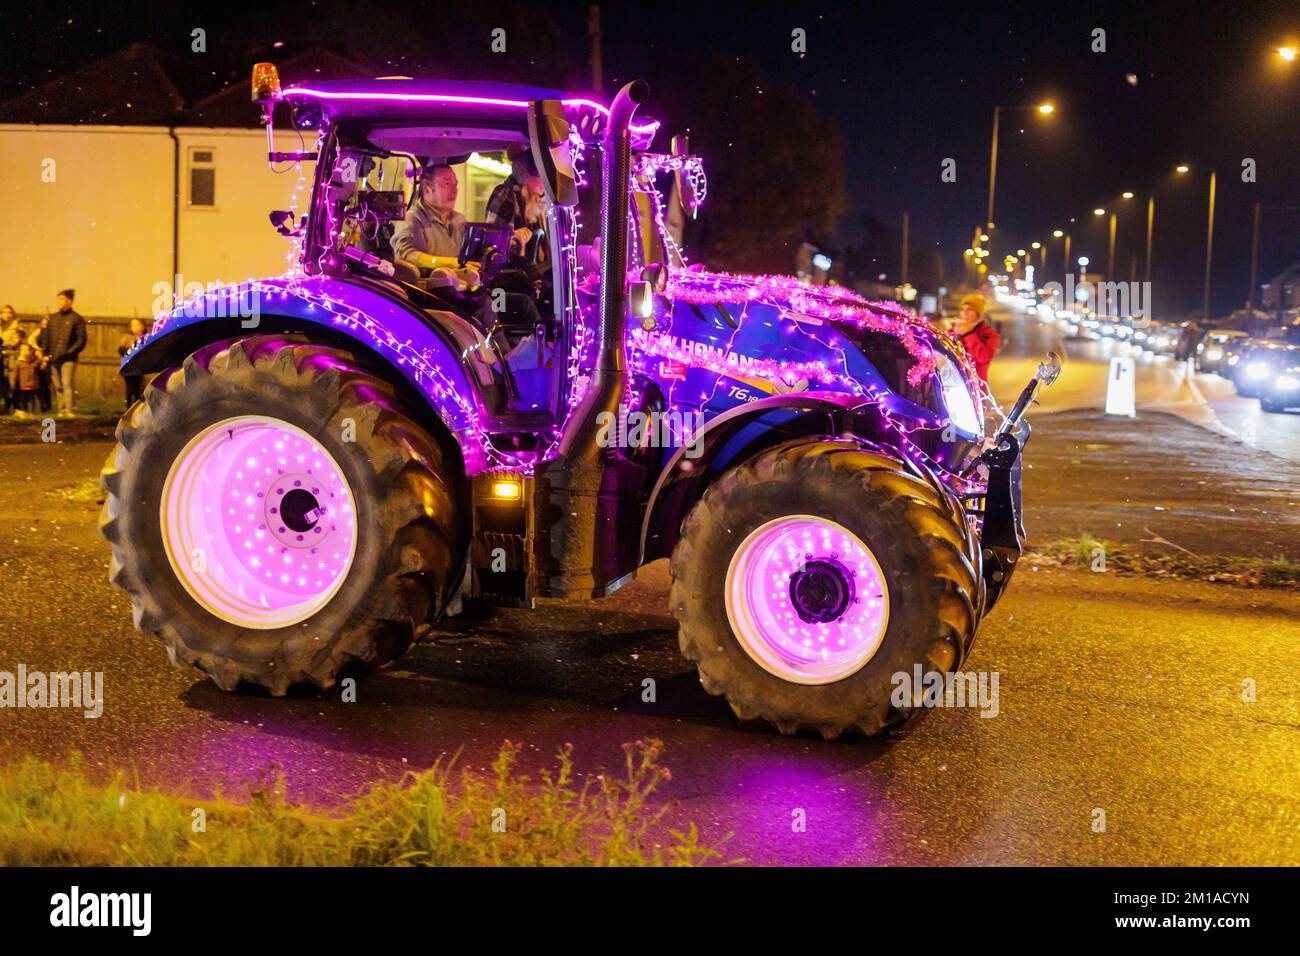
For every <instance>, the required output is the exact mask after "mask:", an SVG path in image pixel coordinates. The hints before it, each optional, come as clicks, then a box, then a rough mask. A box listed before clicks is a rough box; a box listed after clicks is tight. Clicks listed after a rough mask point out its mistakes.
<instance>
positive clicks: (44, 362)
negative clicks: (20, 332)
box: [27, 315, 54, 414]
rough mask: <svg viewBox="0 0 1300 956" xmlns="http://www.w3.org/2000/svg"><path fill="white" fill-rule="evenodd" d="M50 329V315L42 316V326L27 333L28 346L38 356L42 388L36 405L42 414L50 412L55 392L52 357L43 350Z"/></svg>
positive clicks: (37, 394) (38, 393)
mask: <svg viewBox="0 0 1300 956" xmlns="http://www.w3.org/2000/svg"><path fill="white" fill-rule="evenodd" d="M49 327H50V317H49V316H48V315H46V316H42V317H41V324H40V326H39V327H37V328H35V329H32V331H31V332H29V333H27V344H28V345H30V346H31V347H32V352H33V353H34V354H35V355H36V363H37V365H38V367H39V368H40V374H41V388H40V391H38V392H37V393H36V403H37V405H38V406H39V407H40V410H41V413H42V414H44V413H45V412H48V411H49V410H50V401H51V399H52V398H53V396H52V395H51V394H50V393H51V392H52V391H53V390H54V389H53V373H52V372H51V370H50V357H49V356H48V355H46V354H45V352H44V351H43V350H42V349H41V339H42V338H43V337H44V335H45V330H46V329H48V328H49Z"/></svg>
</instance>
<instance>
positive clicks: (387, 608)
mask: <svg viewBox="0 0 1300 956" xmlns="http://www.w3.org/2000/svg"><path fill="white" fill-rule="evenodd" d="M117 439H118V445H117V447H116V448H115V449H114V450H113V452H112V453H111V454H110V455H109V459H108V462H107V463H106V464H105V467H104V470H103V472H102V473H101V483H102V485H103V487H104V490H105V492H106V498H105V502H104V508H103V512H102V514H101V517H100V530H101V532H102V533H103V535H104V537H105V538H107V539H108V541H109V542H110V544H111V545H112V552H113V554H112V560H111V564H110V569H109V580H110V581H112V583H113V584H115V585H117V586H118V587H120V588H122V589H123V590H124V591H125V592H126V593H127V595H128V596H129V597H130V599H131V606H132V611H133V615H134V620H135V625H136V627H137V629H139V630H140V631H141V632H142V633H146V634H153V635H156V636H157V637H159V638H160V639H161V640H162V641H163V642H164V644H165V645H166V647H167V651H168V654H169V656H170V657H171V659H172V662H173V663H175V664H177V665H189V664H192V665H194V666H195V667H198V668H199V669H200V670H202V671H204V672H205V673H207V674H208V675H209V676H210V677H211V678H212V679H213V681H215V682H216V683H217V684H218V685H219V686H220V687H222V688H223V689H225V690H234V689H236V688H237V687H238V686H239V685H240V684H241V683H245V684H250V685H255V686H258V687H262V688H265V689H267V690H268V691H270V692H271V693H272V694H274V695H277V696H278V695H282V694H284V693H285V692H286V691H287V690H288V689H289V688H290V687H292V686H295V685H303V684H306V685H314V686H315V687H317V688H322V689H323V688H328V687H330V686H332V685H333V684H334V683H335V681H336V680H337V678H338V676H339V674H340V672H342V671H344V669H345V668H346V669H348V672H349V673H353V672H356V673H364V672H366V671H369V670H371V669H373V668H375V667H377V666H379V665H380V664H383V663H385V662H386V661H390V660H393V659H394V658H396V657H398V656H400V655H401V654H402V653H403V652H404V651H405V650H406V648H407V647H408V646H409V644H410V642H411V640H412V637H413V634H414V629H415V628H416V627H417V626H418V625H419V624H421V623H422V622H424V621H425V620H426V619H428V618H430V617H432V616H433V615H435V614H437V613H439V612H440V611H441V610H442V609H443V608H444V607H445V605H446V602H447V600H448V599H449V597H450V595H451V593H452V591H453V589H454V588H455V587H456V585H457V584H458V583H459V576H460V573H461V569H462V568H463V566H464V548H465V536H466V531H465V528H464V524H463V522H464V513H465V512H464V509H463V497H462V495H463V491H462V489H463V478H461V477H460V469H459V464H458V462H456V461H455V460H454V459H453V458H452V457H451V456H450V455H449V454H448V453H447V450H446V449H445V448H444V447H443V446H442V444H441V443H440V442H438V441H437V440H435V439H434V438H433V437H431V436H430V435H429V434H427V433H426V432H425V431H424V430H423V429H421V428H420V427H419V426H418V425H416V424H415V422H414V421H412V420H411V418H410V417H409V416H408V415H407V414H406V413H405V412H404V411H403V410H402V407H401V405H400V403H399V401H398V399H397V397H396V396H395V394H394V392H393V390H392V389H391V388H390V387H389V386H388V385H387V384H386V383H384V382H383V381H381V380H380V379H378V378H376V377H374V376H373V375H370V374H368V373H367V372H365V371H364V370H362V369H360V368H359V367H357V365H356V363H355V360H354V359H353V357H352V356H351V355H349V354H348V353H346V352H341V351H338V350H335V349H329V348H324V347H319V346H313V345H309V344H306V343H304V342H301V341H299V340H296V339H292V338H287V337H283V336H258V337H253V338H247V339H242V340H239V341H236V342H233V343H218V344H216V345H213V346H209V347H207V348H205V349H202V350H200V351H199V352H197V353H195V354H194V355H192V356H190V357H189V358H187V359H186V360H185V362H184V365H183V366H182V367H179V368H172V369H169V370H166V371H164V372H162V373H160V374H159V375H158V376H157V378H155V379H154V381H153V383H152V384H151V385H150V386H149V388H148V389H147V390H146V393H145V398H144V400H143V401H140V402H137V403H135V404H134V405H133V406H132V407H131V408H130V409H129V410H128V411H127V413H126V415H125V416H124V417H123V419H122V421H121V423H120V424H119V425H118V429H117Z"/></svg>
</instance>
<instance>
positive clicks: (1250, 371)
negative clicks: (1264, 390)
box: [1246, 362, 1268, 380]
mask: <svg viewBox="0 0 1300 956" xmlns="http://www.w3.org/2000/svg"><path fill="white" fill-rule="evenodd" d="M1266 375H1268V363H1267V362H1251V363H1250V364H1249V365H1247V366H1246V378H1252V379H1256V380H1258V379H1261V378H1263V377H1264V376H1266Z"/></svg>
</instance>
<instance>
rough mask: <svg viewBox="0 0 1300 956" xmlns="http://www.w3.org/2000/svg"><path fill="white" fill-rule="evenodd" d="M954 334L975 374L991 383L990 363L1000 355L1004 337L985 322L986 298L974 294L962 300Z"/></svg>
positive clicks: (986, 382)
mask: <svg viewBox="0 0 1300 956" xmlns="http://www.w3.org/2000/svg"><path fill="white" fill-rule="evenodd" d="M952 330H953V332H955V333H956V334H957V338H958V340H960V342H961V344H962V347H963V348H965V349H966V354H967V355H969V356H970V359H971V362H973V363H974V365H975V374H976V375H978V376H979V377H980V378H981V379H983V381H984V384H985V385H987V384H988V381H989V363H990V362H992V361H993V356H995V355H997V354H998V342H999V341H1001V339H1002V336H1000V335H998V330H997V329H995V328H993V326H991V325H989V324H988V323H987V322H985V321H984V296H982V295H977V294H972V295H968V296H966V297H965V298H964V299H962V300H961V306H960V308H959V309H958V312H957V320H956V321H955V322H954V323H953V327H952Z"/></svg>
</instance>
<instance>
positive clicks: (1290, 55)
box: [1049, 46, 1295, 112]
mask: <svg viewBox="0 0 1300 956" xmlns="http://www.w3.org/2000/svg"><path fill="white" fill-rule="evenodd" d="M1277 55H1278V56H1280V57H1281V58H1282V59H1284V60H1286V61H1287V62H1288V63H1290V62H1292V61H1293V60H1295V47H1293V46H1280V47H1278V48H1277ZM1049 112H1050V111H1049Z"/></svg>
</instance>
